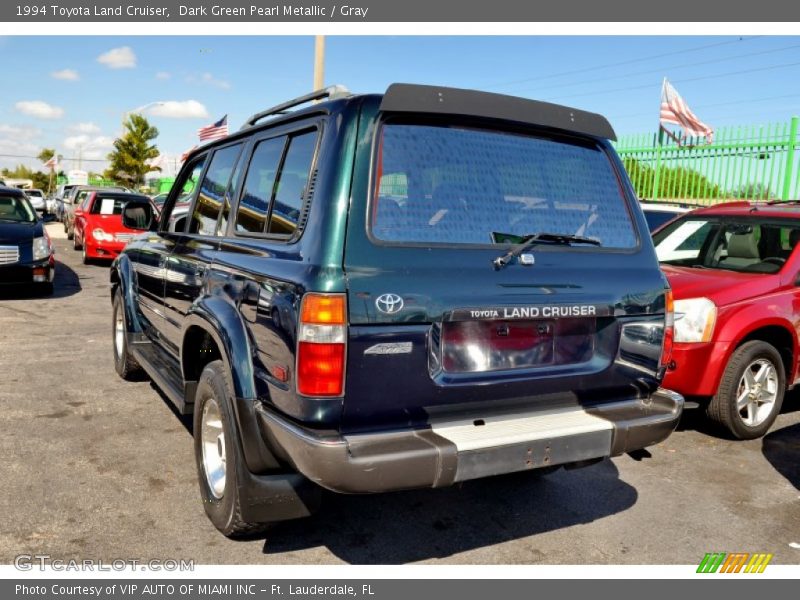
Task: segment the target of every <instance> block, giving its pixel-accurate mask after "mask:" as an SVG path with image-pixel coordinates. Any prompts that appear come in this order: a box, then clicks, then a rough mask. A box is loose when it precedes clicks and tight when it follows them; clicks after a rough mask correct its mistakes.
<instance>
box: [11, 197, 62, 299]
mask: <svg viewBox="0 0 800 600" xmlns="http://www.w3.org/2000/svg"><path fill="white" fill-rule="evenodd" d="M54 254H55V253H54V251H53V245H52V243H51V242H50V238H49V237H48V235H47V230H46V229H45V227H44V222H43V221H42V220H41V219H40V218H39V217H38V215H37V214H36V211H35V210H34V208H33V206H31V203H30V201H29V200H28V198H27V197H26V196H25V193H24V192H23V191H22V190H19V189H16V188H8V187H4V186H2V187H0V286H7V285H13V286H19V285H27V284H34V285H36V286H37V287H38V288H40V289H41V291H42V292H44V293H45V294H52V293H53V278H54V277H55V272H56V271H55V269H56V263H55V256H54Z"/></svg>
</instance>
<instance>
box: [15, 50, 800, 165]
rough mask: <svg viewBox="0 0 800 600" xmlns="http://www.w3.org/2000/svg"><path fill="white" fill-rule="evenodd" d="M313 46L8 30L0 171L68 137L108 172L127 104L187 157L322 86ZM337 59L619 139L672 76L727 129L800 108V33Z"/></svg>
mask: <svg viewBox="0 0 800 600" xmlns="http://www.w3.org/2000/svg"><path fill="white" fill-rule="evenodd" d="M313 53H314V39H313V37H311V36H303V37H229V36H220V37H209V36H203V37H190V36H174V37H142V36H134V37H119V36H114V37H89V36H69V37H30V36H25V37H14V36H6V37H2V38H0V78H2V79H3V80H4V81H5V82H6V85H4V86H3V88H4V91H3V93H2V95H1V97H0V167H4V166H13V165H15V164H18V163H20V162H22V163H25V164H28V165H30V166H34V167H38V166H39V163H38V162H37V161H36V160H31V159H27V158H24V157H26V156H31V155H35V154H37V153H38V151H39V150H40V149H41V148H42V147H55V148H57V150H58V152H59V153H60V154H62V155H64V156H65V157H69V158H77V156H78V155H79V154H80V155H81V157H82V158H83V159H84V162H83V167H84V168H86V169H90V170H102V168H104V166H105V165H104V163H103V162H98V159H102V158H104V157H105V155H106V154H107V153H108V151H109V149H110V143H111V140H113V138H114V137H115V136H116V135H117V134H118V133H119V132H120V128H121V126H120V122H121V120H122V118H123V114H124V113H125V112H126V111H130V110H133V109H135V108H139V107H141V106H143V105H146V104H148V103H153V102H159V101H160V102H170V103H171V104H169V105H167V106H163V105H162V106H159V107H154V108H151V109H150V110H149V111H145V114H147V116H148V118H149V119H150V121H151V122H152V123H153V124H154V125H156V126H157V127H158V129H159V131H160V136H159V138H158V140H157V144H158V146H159V148H160V149H161V151H162V152H163V153H165V154H166V155H168V156H169V155H172V156H175V155H179V154H180V153H181V152H183V151H184V150H186V149H188V148H189V147H191V146H192V145H194V144H195V143H196V140H197V138H196V130H197V128H198V127H201V126H203V125H206V124H208V123H210V122H212V121H214V120H216V119H218V118H220V117H221V116H222V115H224V114H228V118H229V123H230V126H231V128H232V129H236V128H238V127H239V126H240V125H241V123H242V122H243V121H244V119H245V118H246V117H247V116H248V115H250V114H251V113H254V112H257V111H259V110H261V109H263V108H265V107H267V106H270V105H272V104H275V103H278V102H280V101H283V100H286V99H289V98H293V97H295V96H298V95H300V94H303V93H305V92H307V91H309V90H310V88H311V83H312V64H313ZM325 66H326V71H325V75H326V76H325V80H326V83H328V84H331V83H341V84H344V85H346V86H347V87H348V88H350V89H351V90H353V91H357V92H380V91H383V90H384V89H385V88H386V86H387V85H388V84H389V83H392V82H395V81H404V82H413V83H430V84H440V85H447V86H455V87H469V88H476V89H484V90H487V91H493V92H501V93H510V94H515V95H520V96H526V97H530V98H536V99H541V100H548V101H552V102H557V103H562V104H567V105H571V106H575V107H578V108H583V109H587V110H592V111H595V112H600V113H602V114H604V115H606V116H607V117H608V118H609V119H610V121H611V123H612V125H613V126H614V127H615V129H616V130H617V133H618V134H620V135H624V134H629V133H643V132H648V131H654V130H655V128H656V127H657V118H658V105H659V93H660V87H661V80H662V78H663V77H665V76H666V77H668V78H669V79H670V81H672V82H673V84H674V85H675V87H676V88H677V89H678V91H679V92H680V93H681V94H682V95H683V97H684V99H686V101H687V102H688V103H689V105H690V106H691V108H692V109H693V110H694V112H695V113H696V114H697V115H698V116H699V117H700V118H701V119H702V120H703V121H705V122H707V123H709V124H710V125H712V126H714V127H720V126H728V125H737V124H743V125H744V124H747V125H751V124H762V123H768V122H775V121H780V122H784V121H787V120H788V119H789V118H790V117H791V116H792V115H794V114H799V113H800V37H771V36H761V37H759V36H744V37H741V38H739V37H736V36H708V37H698V36H680V37H632V36H610V37H588V36H581V37H563V36H558V37H544V36H536V37H519V36H503V37H455V36H450V37H406V36H397V37H392V36H375V37H361V36H347V37H343V36H329V37H328V38H327V57H326V65H325ZM9 84H13V85H9ZM2 155H16V156H2ZM63 166H64V167H66V168H72V167H73V166H76V165H75V161H69V162H65V163H64V164H63Z"/></svg>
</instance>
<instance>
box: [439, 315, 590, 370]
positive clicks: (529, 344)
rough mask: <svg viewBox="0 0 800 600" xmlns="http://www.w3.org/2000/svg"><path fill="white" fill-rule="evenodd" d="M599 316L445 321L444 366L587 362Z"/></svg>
mask: <svg viewBox="0 0 800 600" xmlns="http://www.w3.org/2000/svg"><path fill="white" fill-rule="evenodd" d="M595 331H596V323H595V319H537V320H508V321H504V320H496V321H492V320H489V321H450V322H445V323H443V324H442V336H441V347H442V367H443V369H444V371H446V372H449V373H479V372H486V371H502V370H509V369H525V368H531V367H544V366H555V365H565V364H575V363H580V362H585V361H587V360H589V359H590V358H591V356H592V351H593V348H594V334H595Z"/></svg>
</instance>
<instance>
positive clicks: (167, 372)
mask: <svg viewBox="0 0 800 600" xmlns="http://www.w3.org/2000/svg"><path fill="white" fill-rule="evenodd" d="M129 347H130V349H131V352H132V353H133V355H134V357H135V358H136V360H137V361H138V363H139V364H140V365H141V367H142V368H143V369H144V370H145V371H146V372H147V374H148V375H149V376H150V378H151V379H152V380H153V381H154V382H155V384H156V385H157V386H158V387H159V389H161V391H162V392H164V394H165V395H166V396H167V398H169V401H170V402H172V404H173V405H174V406H175V408H176V409H177V411H178V412H179V413H180V414H182V415H190V414H192V411H193V409H194V404H193V403H191V402H186V393H185V390H182V389H180V387H178V386H176V385H175V382H176V381H181V379H182V376H181V374H180V370H179V368H178V366H177V365H176V364H175V363H174V361H170V360H169V359H164V358H162V357H161V355H160V354H159V353H157V352H154V351H153V349H152V342H148V343H143V344H137V343H133V344H131V345H130V346H129Z"/></svg>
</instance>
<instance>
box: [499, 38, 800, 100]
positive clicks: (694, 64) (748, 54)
mask: <svg viewBox="0 0 800 600" xmlns="http://www.w3.org/2000/svg"><path fill="white" fill-rule="evenodd" d="M795 48H800V44H793V45H791V46H782V47H780V48H770V49H769V50H762V51H760V52H746V53H744V54H736V55H734V56H725V57H723V58H714V59H711V60H704V61H700V62H691V63H684V64H681V65H672V66H670V67H660V68H658V69H648V70H647V71H637V72H636V73H627V74H625V75H614V76H613V77H598V78H597V79H583V80H581V81H574V82H571V83H560V84H558V85H554V86H548V87H547V88H546V89H548V90H552V89H558V88H564V87H574V86H576V85H585V84H587V83H596V82H598V81H612V80H614V79H627V78H630V77H638V76H639V75H651V74H652V73H663V72H665V71H672V70H675V69H687V68H691V67H697V66H700V65H711V64H714V63H721V62H727V61H729V60H736V59H739V58H749V57H752V56H761V55H764V54H774V53H776V52H783V51H785V50H793V49H795ZM537 89H545V88H525V89H521V90H520V89H518V90H512V92H513V93H519V92H531V91H534V92H535V91H536V90H537Z"/></svg>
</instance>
